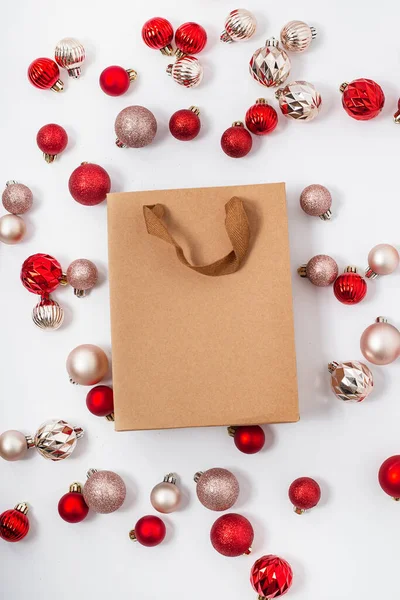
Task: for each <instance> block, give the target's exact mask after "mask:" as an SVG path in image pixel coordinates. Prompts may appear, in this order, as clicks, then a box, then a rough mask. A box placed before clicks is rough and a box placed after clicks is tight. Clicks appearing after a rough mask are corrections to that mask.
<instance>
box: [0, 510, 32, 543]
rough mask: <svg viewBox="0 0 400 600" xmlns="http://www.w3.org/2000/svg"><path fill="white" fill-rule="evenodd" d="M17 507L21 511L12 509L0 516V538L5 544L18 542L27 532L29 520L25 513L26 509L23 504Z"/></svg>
mask: <svg viewBox="0 0 400 600" xmlns="http://www.w3.org/2000/svg"><path fill="white" fill-rule="evenodd" d="M19 506H21V509H19V508H13V509H11V510H6V511H5V512H3V513H2V514H1V515H0V538H1V539H3V540H5V541H6V542H19V541H20V540H22V539H23V538H24V537H25V536H26V534H27V533H28V531H29V519H28V517H27V515H26V512H25V511H27V508H26V506H25V505H23V504H22V505H18V507H19ZM23 507H25V509H23Z"/></svg>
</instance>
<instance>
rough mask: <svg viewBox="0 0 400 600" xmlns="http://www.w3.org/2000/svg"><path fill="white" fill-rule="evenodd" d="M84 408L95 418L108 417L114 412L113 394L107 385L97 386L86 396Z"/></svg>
mask: <svg viewBox="0 0 400 600" xmlns="http://www.w3.org/2000/svg"><path fill="white" fill-rule="evenodd" d="M86 406H87V407H88V409H89V410H90V412H91V413H92V414H93V415H96V417H108V416H110V415H112V413H113V411H114V393H113V390H112V388H110V387H109V386H108V385H97V386H96V387H94V388H92V389H91V390H90V391H89V393H88V395H87V396H86Z"/></svg>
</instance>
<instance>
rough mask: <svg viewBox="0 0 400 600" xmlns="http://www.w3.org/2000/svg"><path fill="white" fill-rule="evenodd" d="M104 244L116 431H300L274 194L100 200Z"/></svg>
mask: <svg viewBox="0 0 400 600" xmlns="http://www.w3.org/2000/svg"><path fill="white" fill-rule="evenodd" d="M108 235H109V277H110V296H111V329H112V355H113V386H114V403H115V424H116V429H117V430H139V429H165V428H173V427H198V426H212V425H243V424H261V423H277V422H292V421H297V420H298V401H297V381H296V360H295V348H294V332H293V314H292V295H291V277H290V268H289V247H288V232H287V216H286V199H285V187H284V184H281V183H280V184H268V185H267V184H265V185H249V186H232V187H216V188H200V189H184V190H160V191H148V192H132V193H122V194H110V195H109V196H108ZM221 257H222V258H221Z"/></svg>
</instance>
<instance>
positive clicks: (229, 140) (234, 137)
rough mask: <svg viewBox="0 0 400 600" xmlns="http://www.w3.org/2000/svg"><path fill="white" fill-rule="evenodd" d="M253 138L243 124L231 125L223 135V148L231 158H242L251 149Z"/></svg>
mask: <svg viewBox="0 0 400 600" xmlns="http://www.w3.org/2000/svg"><path fill="white" fill-rule="evenodd" d="M252 145H253V140H252V139H251V135H250V133H249V132H248V131H247V129H245V128H244V126H243V123H242V124H240V125H239V124H234V125H232V127H229V128H228V129H227V130H226V131H224V133H223V134H222V137H221V148H222V150H223V151H224V152H225V154H227V155H228V156H230V157H231V158H242V157H243V156H246V154H248V153H249V152H250V150H251V147H252Z"/></svg>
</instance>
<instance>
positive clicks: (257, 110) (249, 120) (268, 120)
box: [245, 98, 278, 135]
mask: <svg viewBox="0 0 400 600" xmlns="http://www.w3.org/2000/svg"><path fill="white" fill-rule="evenodd" d="M245 121H246V127H247V129H248V130H249V131H251V133H254V135H267V133H271V131H273V130H274V129H275V127H276V126H277V125H278V113H277V112H276V110H275V109H274V108H272V106H270V105H269V104H268V102H267V101H266V100H265V98H259V99H258V100H256V103H255V104H253V106H250V108H249V110H248V111H247V113H246V118H245Z"/></svg>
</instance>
